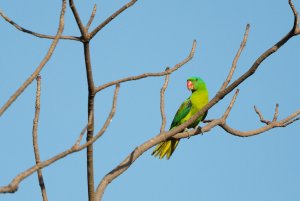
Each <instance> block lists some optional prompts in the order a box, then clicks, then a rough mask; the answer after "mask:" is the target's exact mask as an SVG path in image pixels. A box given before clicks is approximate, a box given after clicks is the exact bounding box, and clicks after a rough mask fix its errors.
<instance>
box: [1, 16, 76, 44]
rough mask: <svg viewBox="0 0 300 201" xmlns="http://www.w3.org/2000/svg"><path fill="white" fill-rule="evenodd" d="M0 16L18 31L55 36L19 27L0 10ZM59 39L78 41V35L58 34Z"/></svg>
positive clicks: (34, 34)
mask: <svg viewBox="0 0 300 201" xmlns="http://www.w3.org/2000/svg"><path fill="white" fill-rule="evenodd" d="M0 16H1V17H3V19H4V20H5V21H7V22H8V23H10V24H11V25H13V26H14V27H15V28H16V29H18V30H19V31H22V32H24V33H27V34H31V35H33V36H36V37H38V38H46V39H55V37H56V36H50V35H45V34H40V33H36V32H33V31H30V30H28V29H25V28H23V27H21V26H20V25H18V24H17V23H15V22H14V21H13V20H11V19H10V18H9V17H7V16H6V15H5V14H4V13H3V12H2V11H0ZM59 39H67V40H75V41H80V37H77V36H60V37H59Z"/></svg>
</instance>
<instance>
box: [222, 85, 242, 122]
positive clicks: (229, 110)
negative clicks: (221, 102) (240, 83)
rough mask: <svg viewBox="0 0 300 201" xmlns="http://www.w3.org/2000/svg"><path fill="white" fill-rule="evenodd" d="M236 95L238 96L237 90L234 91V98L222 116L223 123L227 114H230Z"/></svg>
mask: <svg viewBox="0 0 300 201" xmlns="http://www.w3.org/2000/svg"><path fill="white" fill-rule="evenodd" d="M238 94H239V89H237V90H236V91H235V93H234V96H233V97H232V99H231V101H230V104H229V106H228V107H227V109H226V111H225V112H224V115H223V117H222V119H223V120H224V121H225V120H226V119H227V117H228V115H229V113H230V112H231V110H232V107H233V105H234V103H235V100H236V97H237V95H238Z"/></svg>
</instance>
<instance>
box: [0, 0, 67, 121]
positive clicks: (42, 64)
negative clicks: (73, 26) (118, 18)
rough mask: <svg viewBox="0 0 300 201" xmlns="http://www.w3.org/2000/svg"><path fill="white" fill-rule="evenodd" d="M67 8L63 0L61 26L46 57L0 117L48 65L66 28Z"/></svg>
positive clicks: (11, 99)
mask: <svg viewBox="0 0 300 201" xmlns="http://www.w3.org/2000/svg"><path fill="white" fill-rule="evenodd" d="M65 10H66V0H62V8H61V12H60V18H59V27H58V31H57V34H56V36H55V38H54V40H53V42H52V43H51V46H50V48H49V50H48V52H47V54H46V56H45V57H44V59H43V60H42V61H41V63H40V65H39V66H38V67H37V68H36V70H35V71H34V72H33V73H32V74H31V75H30V77H29V78H28V79H27V80H26V81H25V82H24V83H23V84H22V86H20V88H19V89H18V90H17V91H16V92H15V93H14V94H13V95H12V96H11V97H10V98H9V100H8V101H7V102H6V103H5V104H4V105H3V106H2V108H1V109H0V117H1V116H2V114H3V113H4V112H5V111H6V109H7V108H8V107H9V106H10V105H11V104H12V103H13V102H14V101H15V100H16V99H17V98H18V97H19V95H20V94H21V93H22V92H23V91H24V90H25V89H26V88H27V87H28V85H29V84H31V82H32V81H33V80H34V79H35V78H36V77H37V75H38V74H39V73H40V71H41V70H42V69H43V67H44V66H45V65H46V63H47V62H48V61H49V59H50V58H51V56H52V54H53V52H54V50H55V47H56V45H57V43H58V41H59V38H60V36H61V34H62V32H63V30H64V16H65Z"/></svg>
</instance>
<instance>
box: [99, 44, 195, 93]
mask: <svg viewBox="0 0 300 201" xmlns="http://www.w3.org/2000/svg"><path fill="white" fill-rule="evenodd" d="M196 45H197V43H196V40H194V41H193V46H192V49H191V51H190V53H189V55H188V56H187V57H186V58H185V59H184V60H183V61H181V62H180V63H178V64H176V65H175V66H174V67H173V68H170V69H168V70H166V71H163V72H158V73H144V74H141V75H137V76H131V77H127V78H123V79H119V80H115V81H112V82H109V83H106V84H104V85H102V86H99V87H96V89H95V91H96V92H98V91H101V90H103V89H105V88H107V87H110V86H112V85H115V84H117V83H122V82H128V81H133V80H139V79H143V78H146V77H158V76H165V75H167V74H172V73H173V72H174V71H176V70H178V69H179V68H181V67H182V66H183V65H184V64H186V63H187V62H189V61H190V60H191V59H192V58H193V57H194V54H195V49H196Z"/></svg>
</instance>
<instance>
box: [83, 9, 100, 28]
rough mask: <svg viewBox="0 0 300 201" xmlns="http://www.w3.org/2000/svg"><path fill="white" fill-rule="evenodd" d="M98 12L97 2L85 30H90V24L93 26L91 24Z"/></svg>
mask: <svg viewBox="0 0 300 201" xmlns="http://www.w3.org/2000/svg"><path fill="white" fill-rule="evenodd" d="M96 12H97V5H96V4H95V5H94V8H93V11H92V14H91V17H90V19H89V21H88V23H87V24H86V26H85V30H89V28H90V26H91V24H92V22H93V20H94V17H95V15H96Z"/></svg>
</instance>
